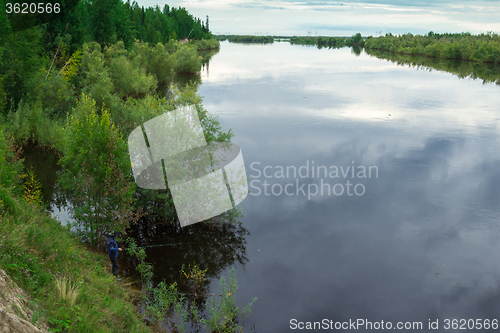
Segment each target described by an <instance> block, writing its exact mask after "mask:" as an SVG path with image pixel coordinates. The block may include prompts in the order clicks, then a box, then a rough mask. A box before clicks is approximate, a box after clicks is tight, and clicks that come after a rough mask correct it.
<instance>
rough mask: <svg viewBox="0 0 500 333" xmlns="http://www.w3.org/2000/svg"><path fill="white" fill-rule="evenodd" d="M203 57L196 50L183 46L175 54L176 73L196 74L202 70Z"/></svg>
mask: <svg viewBox="0 0 500 333" xmlns="http://www.w3.org/2000/svg"><path fill="white" fill-rule="evenodd" d="M201 59H202V58H201V56H199V55H198V52H197V51H196V48H194V47H192V46H187V45H186V46H183V47H181V48H180V49H179V50H178V51H177V52H175V60H176V63H175V71H176V72H177V73H196V72H199V71H200V70H201Z"/></svg>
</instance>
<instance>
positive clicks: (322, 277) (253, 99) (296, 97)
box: [199, 42, 500, 332]
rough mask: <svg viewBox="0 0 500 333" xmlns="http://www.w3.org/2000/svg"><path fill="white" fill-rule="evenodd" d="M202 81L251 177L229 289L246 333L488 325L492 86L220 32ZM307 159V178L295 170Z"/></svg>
mask: <svg viewBox="0 0 500 333" xmlns="http://www.w3.org/2000/svg"><path fill="white" fill-rule="evenodd" d="M202 80H203V83H202V84H201V85H200V87H199V93H200V94H201V95H202V96H204V105H205V107H206V108H207V109H208V110H209V111H210V112H213V113H215V114H217V115H218V116H219V118H220V121H221V124H222V126H223V127H224V128H226V129H228V128H231V129H232V130H233V131H234V133H235V137H234V139H233V141H234V142H235V143H237V144H238V145H240V146H241V149H242V151H243V154H244V157H245V162H246V165H247V172H248V178H249V182H250V184H251V193H250V194H249V196H248V197H247V199H246V200H245V201H244V202H243V204H242V211H243V213H244V214H245V217H244V218H243V219H242V220H241V221H242V222H243V226H244V227H245V228H246V229H247V230H248V232H249V235H247V236H246V241H247V244H246V256H247V258H248V262H247V263H246V265H245V266H242V265H239V266H238V268H239V269H238V285H239V290H238V292H237V301H238V303H239V304H246V303H248V302H249V301H250V300H251V298H252V297H257V298H258V300H257V302H256V303H255V304H254V306H253V309H252V314H251V317H250V318H249V319H247V321H246V326H247V329H248V330H250V326H251V325H252V324H253V323H255V325H256V327H257V331H259V332H289V331H294V330H292V329H291V327H290V320H291V319H296V320H297V321H303V322H307V321H321V320H323V319H328V320H333V321H334V322H336V321H340V322H344V321H349V319H351V320H357V319H365V320H368V321H372V322H380V321H382V320H383V321H384V322H387V321H390V322H392V323H393V325H394V326H395V325H396V323H397V322H406V321H410V322H422V323H423V327H424V329H423V330H419V331H420V332H422V331H427V325H428V321H429V320H431V321H435V320H436V319H438V320H439V331H443V328H444V324H445V323H444V320H445V319H447V318H449V319H453V318H456V319H461V318H464V319H483V320H484V319H490V320H493V319H500V244H499V238H500V219H499V217H500V205H499V202H500V201H499V199H500V190H499V188H500V152H499V149H498V148H499V142H500V135H499V134H500V131H499V128H498V127H499V124H500V109H499V105H500V87H499V86H496V85H494V84H487V85H483V84H482V83H481V82H480V81H474V80H471V79H458V78H457V77H456V76H453V75H451V74H449V73H445V72H439V71H430V72H429V71H425V70H416V69H414V68H409V67H401V66H396V65H395V64H393V63H390V62H387V61H384V60H380V59H376V58H374V57H370V56H368V55H366V54H364V53H362V54H361V55H360V56H355V55H354V54H353V53H351V51H350V50H349V49H347V48H344V49H339V50H328V49H322V50H318V49H317V48H313V47H306V46H292V45H289V44H288V43H275V44H273V45H241V44H229V43H227V42H224V43H222V45H221V50H220V52H219V53H218V54H217V55H215V56H214V57H213V58H212V60H211V62H210V65H209V67H208V69H206V70H205V71H204V72H203V73H202ZM313 163H314V166H315V174H314V176H313V175H312V174H311V173H312V167H311V166H312V165H313ZM307 165H309V174H308V175H309V178H301V177H300V175H296V176H295V175H294V174H293V172H292V170H293V167H295V169H296V170H297V171H298V170H299V168H300V167H301V166H303V168H302V175H305V171H306V166H307ZM267 166H268V167H269V168H267V169H266V174H265V175H264V174H263V173H262V172H263V171H264V168H265V167H267ZM279 166H281V167H283V168H284V170H285V171H286V168H287V167H289V170H290V173H289V174H288V177H287V174H286V172H285V173H284V175H282V174H280V173H279V170H280V168H279ZM317 166H324V167H326V169H328V172H329V173H330V171H332V170H335V167H337V168H338V170H339V172H338V176H339V177H338V178H332V177H330V175H328V176H327V177H325V174H324V172H323V171H322V172H320V175H319V176H318V175H317V172H316V171H317V170H316V167H317ZM353 166H354V167H355V170H356V173H355V174H354V176H355V177H354V178H353V177H351V176H352V173H351V171H352V169H349V171H348V172H346V173H345V175H346V177H344V175H343V174H342V171H341V170H344V171H346V170H347V168H348V167H350V168H352V167H353ZM369 166H372V167H376V169H372V174H371V177H370V178H369V177H368V172H366V178H359V177H358V174H357V172H358V171H360V170H362V169H363V167H365V168H366V170H368V167H369ZM341 167H342V169H341ZM320 170H324V168H323V169H320ZM375 170H378V174H375ZM276 172H278V174H276ZM377 175H378V177H376V176H377ZM266 176H267V177H268V178H266ZM281 176H284V177H281ZM333 176H334V175H333ZM360 176H362V174H360ZM264 181H266V182H267V184H268V185H266V186H267V187H266V188H267V192H264V190H265V185H264ZM347 181H349V182H350V184H352V186H351V187H350V188H349V189H350V193H351V194H352V195H348V193H347V190H348V189H347V187H348V186H347V185H346V182H347ZM287 184H292V185H290V186H289V187H288V188H287V189H288V192H287V193H288V194H291V195H287V194H285V193H284V192H283V193H281V194H279V192H280V191H279V190H280V189H283V190H284V189H285V186H286V185H287ZM325 184H328V186H330V187H334V186H335V184H339V185H337V186H336V187H335V191H336V193H335V194H332V193H330V195H328V193H327V191H326V190H327V188H326V186H327V185H325ZM358 184H362V185H358ZM297 185H298V186H297ZM301 185H304V187H303V189H304V192H305V193H303V192H302V191H300V190H298V187H300V186H301ZM321 185H323V189H324V192H323V195H321V192H320V191H318V192H319V193H318V194H317V195H310V196H309V198H308V195H307V192H308V187H309V188H310V192H311V194H312V193H314V189H315V186H316V187H317V188H318V189H319V188H320V187H321ZM354 185H358V187H357V190H358V191H357V193H358V194H361V190H362V189H364V193H363V194H362V195H357V194H353V192H354V191H353V188H354ZM341 188H343V189H344V193H343V194H342V195H336V194H340V189H341ZM272 191H274V192H272ZM259 192H260V193H259ZM266 193H267V194H268V195H266ZM216 290H217V284H216V282H213V285H212V291H216ZM360 331H366V330H364V327H363V328H362V329H361V328H360ZM368 331H370V330H368ZM379 331H380V330H379ZM434 331H435V330H434ZM461 331H463V330H461ZM474 331H480V330H474ZM489 331H494V330H492V329H490V330H489Z"/></svg>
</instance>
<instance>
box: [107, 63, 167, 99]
mask: <svg viewBox="0 0 500 333" xmlns="http://www.w3.org/2000/svg"><path fill="white" fill-rule="evenodd" d="M109 70H110V73H111V80H112V82H113V85H114V87H115V92H116V94H117V95H118V96H119V97H120V98H122V99H127V98H129V97H133V98H141V97H144V96H145V95H146V94H148V93H151V92H153V91H154V90H155V89H156V85H157V81H156V79H155V78H154V77H153V76H151V75H147V74H146V71H145V70H144V69H143V68H141V67H139V68H137V67H134V66H132V64H131V63H130V61H129V60H128V59H127V58H126V57H125V56H120V57H118V58H114V59H112V60H111V64H110V65H109Z"/></svg>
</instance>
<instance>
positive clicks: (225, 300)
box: [201, 267, 257, 333]
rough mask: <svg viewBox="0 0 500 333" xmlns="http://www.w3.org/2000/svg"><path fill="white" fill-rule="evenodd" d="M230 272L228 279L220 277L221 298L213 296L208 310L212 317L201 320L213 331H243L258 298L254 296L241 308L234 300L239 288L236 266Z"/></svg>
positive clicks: (231, 332) (230, 332) (220, 332)
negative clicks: (244, 322) (246, 319)
mask: <svg viewBox="0 0 500 333" xmlns="http://www.w3.org/2000/svg"><path fill="white" fill-rule="evenodd" d="M230 274H231V275H230V276H229V278H228V279H227V280H226V279H225V278H224V277H222V278H221V279H220V289H219V290H220V292H221V295H220V298H218V299H216V298H215V296H213V297H212V300H211V302H209V308H208V312H209V313H210V318H209V319H208V320H206V319H202V320H201V321H202V323H203V324H204V325H206V326H207V327H208V328H209V329H210V331H211V332H218V333H222V332H225V333H233V332H243V329H244V328H243V321H244V320H245V318H247V317H248V316H249V315H250V311H251V308H252V304H253V302H255V301H256V300H257V298H254V299H253V300H252V302H250V304H247V305H245V306H244V307H243V308H242V309H239V308H238V307H237V306H236V302H235V300H234V293H235V292H236V290H237V289H238V286H237V281H236V269H235V268H234V267H233V268H232V269H231V271H230Z"/></svg>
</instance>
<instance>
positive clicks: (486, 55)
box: [365, 31, 500, 64]
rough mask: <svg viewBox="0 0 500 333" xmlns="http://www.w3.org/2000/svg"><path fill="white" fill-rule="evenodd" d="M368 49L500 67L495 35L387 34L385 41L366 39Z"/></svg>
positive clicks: (499, 38)
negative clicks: (487, 63)
mask: <svg viewBox="0 0 500 333" xmlns="http://www.w3.org/2000/svg"><path fill="white" fill-rule="evenodd" d="M365 48H367V49H378V50H387V51H390V52H395V53H402V54H412V55H424V56H428V57H436V58H446V59H463V60H470V61H477V62H489V63H495V64H499V63H500V36H499V35H498V34H495V33H492V32H489V33H486V34H480V35H471V34H470V33H465V32H463V33H459V34H458V33H457V34H449V33H446V34H438V33H434V32H432V31H431V32H429V33H428V34H427V35H424V36H418V35H412V34H404V35H399V36H393V35H392V34H387V35H386V36H385V37H384V36H381V37H378V38H369V39H367V40H366V42H365Z"/></svg>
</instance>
